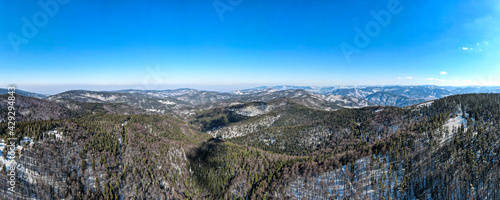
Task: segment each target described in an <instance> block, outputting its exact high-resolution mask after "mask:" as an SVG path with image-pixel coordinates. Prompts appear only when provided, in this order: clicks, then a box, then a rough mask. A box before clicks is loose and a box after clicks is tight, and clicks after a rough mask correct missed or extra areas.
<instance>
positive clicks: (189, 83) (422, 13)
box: [0, 0, 500, 93]
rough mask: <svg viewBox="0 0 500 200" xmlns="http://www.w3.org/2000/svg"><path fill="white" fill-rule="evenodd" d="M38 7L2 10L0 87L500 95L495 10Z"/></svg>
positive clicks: (226, 4) (462, 4)
mask: <svg viewBox="0 0 500 200" xmlns="http://www.w3.org/2000/svg"><path fill="white" fill-rule="evenodd" d="M40 2H46V3H47V2H48V3H47V4H46V5H54V3H56V5H57V9H55V7H54V6H48V8H49V9H48V10H47V9H44V6H40V5H39V4H38V3H37V1H32V0H3V1H1V2H0V22H1V23H0V35H1V36H2V37H1V39H0V70H1V71H2V72H1V73H0V87H7V86H8V85H9V84H16V85H18V86H19V87H21V88H27V89H28V90H30V89H31V90H37V91H41V92H46V93H51V92H57V91H61V90H66V89H85V88H91V89H95V90H99V89H120V88H139V89H140V88H144V89H163V88H176V87H194V88H203V89H209V88H214V89H218V88H224V89H239V88H244V87H251V86H259V85H281V84H293V85H319V86H327V85H388V84H389V85H421V84H431V85H500V62H499V61H500V48H499V47H498V46H499V44H500V3H499V2H498V1H494V0H486V1H472V0H464V1H458V0H443V1H415V0H413V1H410V0H400V1H397V0H380V1H363V2H353V1H347V0H339V1H326V0H325V1H314V2H307V1H295V0H288V1H278V0H276V1H265V0H241V1H238V0H216V1H195V0H161V1H135V0H127V1H124V0H121V1H114V0H113V1H111V0H110V1H105V2H104V1H98V0H86V1H83V0H60V1H56V0H41V1H40ZM224 9H225V10H224ZM392 11H394V12H392ZM396 11H397V12H396ZM372 13H376V15H377V13H378V14H380V13H386V14H387V13H388V15H380V16H381V17H380V19H381V20H382V21H377V18H376V17H374V15H373V14H372ZM387 16H390V20H389V18H388V17H387ZM27 24H28V25H27ZM30 24H31V25H32V26H33V27H35V28H36V29H37V31H36V32H33V31H31V32H30V31H26V30H27V29H26V27H30V26H29V25H30ZM23 27H24V29H23ZM367 27H368V29H367ZM357 29H359V30H361V34H359V32H356V30H357ZM23 30H24V32H23ZM359 35H365V37H364V38H365V39H366V38H368V40H369V43H366V40H363V41H364V43H363V45H361V46H360V45H356V44H357V43H356V42H355V40H356V39H359ZM359 41H361V40H358V44H359ZM341 44H348V45H350V47H351V48H349V49H348V50H352V51H353V52H354V53H352V54H351V55H347V54H346V53H345V52H346V51H345V50H346V49H345V48H344V51H343V48H342V47H345V45H344V46H342V45H341ZM347 52H348V51H347ZM2 85H3V86H2Z"/></svg>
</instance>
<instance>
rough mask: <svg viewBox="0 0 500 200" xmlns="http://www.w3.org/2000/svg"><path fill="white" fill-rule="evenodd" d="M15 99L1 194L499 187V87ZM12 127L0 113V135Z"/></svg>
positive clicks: (440, 192)
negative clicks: (240, 98) (214, 102)
mask: <svg viewBox="0 0 500 200" xmlns="http://www.w3.org/2000/svg"><path fill="white" fill-rule="evenodd" d="M18 98H19V99H20V101H19V102H20V104H19V110H21V111H22V110H23V109H28V110H30V109H35V110H36V111H34V110H33V111H31V110H30V111H31V112H33V113H35V114H32V115H23V117H21V118H19V120H18V121H17V122H16V128H15V131H14V132H15V137H16V138H18V140H17V141H16V142H17V143H22V147H23V148H22V150H20V151H18V152H17V153H16V155H15V158H14V160H15V161H16V162H17V165H16V169H15V170H16V172H17V175H16V182H17V185H16V187H17V188H16V190H17V191H18V192H17V194H15V195H14V194H12V193H10V192H8V191H7V189H5V188H7V187H8V183H7V182H6V181H5V180H7V178H8V177H7V173H8V169H7V167H6V166H5V165H4V166H3V167H2V169H1V170H2V173H0V176H1V177H0V178H1V180H2V181H0V188H3V189H2V190H1V192H0V194H1V196H2V197H8V198H11V197H12V198H17V199H27V198H35V199H498V198H499V197H500V192H499V191H500V174H499V171H500V169H499V166H500V165H499V163H498V162H499V153H500V148H499V147H500V144H499V139H500V95H499V94H465V95H456V96H448V97H445V98H441V99H437V100H433V101H429V102H427V103H422V104H417V105H413V106H408V107H404V108H400V107H384V106H372V107H364V108H343V109H339V110H335V111H327V110H323V109H315V108H312V107H310V106H307V105H304V104H301V103H300V102H297V101H296V100H294V99H293V98H288V97H287V98H278V99H275V98H272V100H271V101H262V102H252V103H237V104H233V105H227V106H225V105H221V107H215V108H210V109H206V108H205V109H201V110H200V109H197V108H196V107H192V110H189V112H190V113H193V114H190V115H189V116H186V117H182V115H175V114H173V113H172V114H168V113H167V114H161V113H151V112H144V110H140V109H138V108H134V107H131V106H130V105H128V104H120V103H109V102H79V101H69V100H65V101H64V102H60V103H56V102H50V101H45V100H41V99H35V98H29V97H21V96H19V97H18ZM297 98H298V97H297ZM68 105H72V106H73V109H70V108H68ZM43 107H45V108H47V110H44V108H43ZM69 107H71V106H69ZM182 109H186V107H183V108H182ZM5 112H6V110H5V109H2V116H4V115H5ZM45 112H46V113H47V115H43V113H45ZM37 113H42V114H40V115H41V116H46V118H43V117H36V116H38V114H37ZM8 131H9V129H8V125H7V123H5V122H2V123H0V134H1V137H2V138H4V139H6V138H7V137H8V135H7V133H8ZM29 139H32V141H30V140H29ZM25 141H29V142H25ZM4 152H6V151H3V152H2V153H3V155H2V156H3V158H2V160H7V159H8V158H7V156H6V153H4Z"/></svg>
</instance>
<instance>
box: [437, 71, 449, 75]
mask: <svg viewBox="0 0 500 200" xmlns="http://www.w3.org/2000/svg"><path fill="white" fill-rule="evenodd" d="M439 74H441V75H446V74H448V72H445V71H441V73H439Z"/></svg>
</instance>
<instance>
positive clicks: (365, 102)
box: [0, 85, 500, 112]
mask: <svg viewBox="0 0 500 200" xmlns="http://www.w3.org/2000/svg"><path fill="white" fill-rule="evenodd" d="M16 92H17V94H20V95H23V96H29V97H36V98H45V99H47V100H50V101H63V100H64V99H71V100H74V101H80V102H93V103H126V104H128V105H130V106H134V107H137V108H142V109H148V110H150V111H154V112H166V111H167V110H171V109H172V108H174V109H176V110H179V109H180V108H185V107H193V106H194V107H204V108H211V107H217V106H221V105H222V106H227V105H230V104H232V103H238V102H240V103H245V102H265V101H269V100H273V99H277V98H282V97H288V98H296V101H301V102H298V103H300V104H303V105H308V106H311V107H313V108H317V109H322V110H336V109H339V108H355V107H364V106H370V105H382V106H397V107H406V106H410V105H414V104H418V103H422V102H426V101H429V100H434V99H439V98H442V97H446V96H450V95H456V94H466V93H500V87H497V86H495V87H493V86H491V87H490V86H462V87H454V86H432V85H422V86H333V87H317V86H293V85H281V86H271V87H268V86H261V87H256V88H250V89H244V90H237V91H234V92H216V91H204V90H196V89H190V88H180V89H173V90H133V89H130V90H117V91H101V92H95V91H67V92H63V93H60V94H56V95H51V96H46V95H42V94H36V93H32V92H26V91H22V90H17V91H16ZM5 93H7V90H6V89H0V94H5ZM297 97H302V98H300V100H297ZM304 97H307V98H304Z"/></svg>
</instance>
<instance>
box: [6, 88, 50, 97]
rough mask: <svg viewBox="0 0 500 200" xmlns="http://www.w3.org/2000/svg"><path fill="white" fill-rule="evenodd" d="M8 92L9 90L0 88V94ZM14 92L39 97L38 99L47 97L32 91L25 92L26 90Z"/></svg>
mask: <svg viewBox="0 0 500 200" xmlns="http://www.w3.org/2000/svg"><path fill="white" fill-rule="evenodd" d="M8 92H9V90H7V89H5V88H0V95H2V94H7V93H8ZM16 94H19V95H22V96H26V97H36V98H39V99H42V98H45V97H47V95H43V94H37V93H33V92H27V91H24V90H16Z"/></svg>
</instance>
